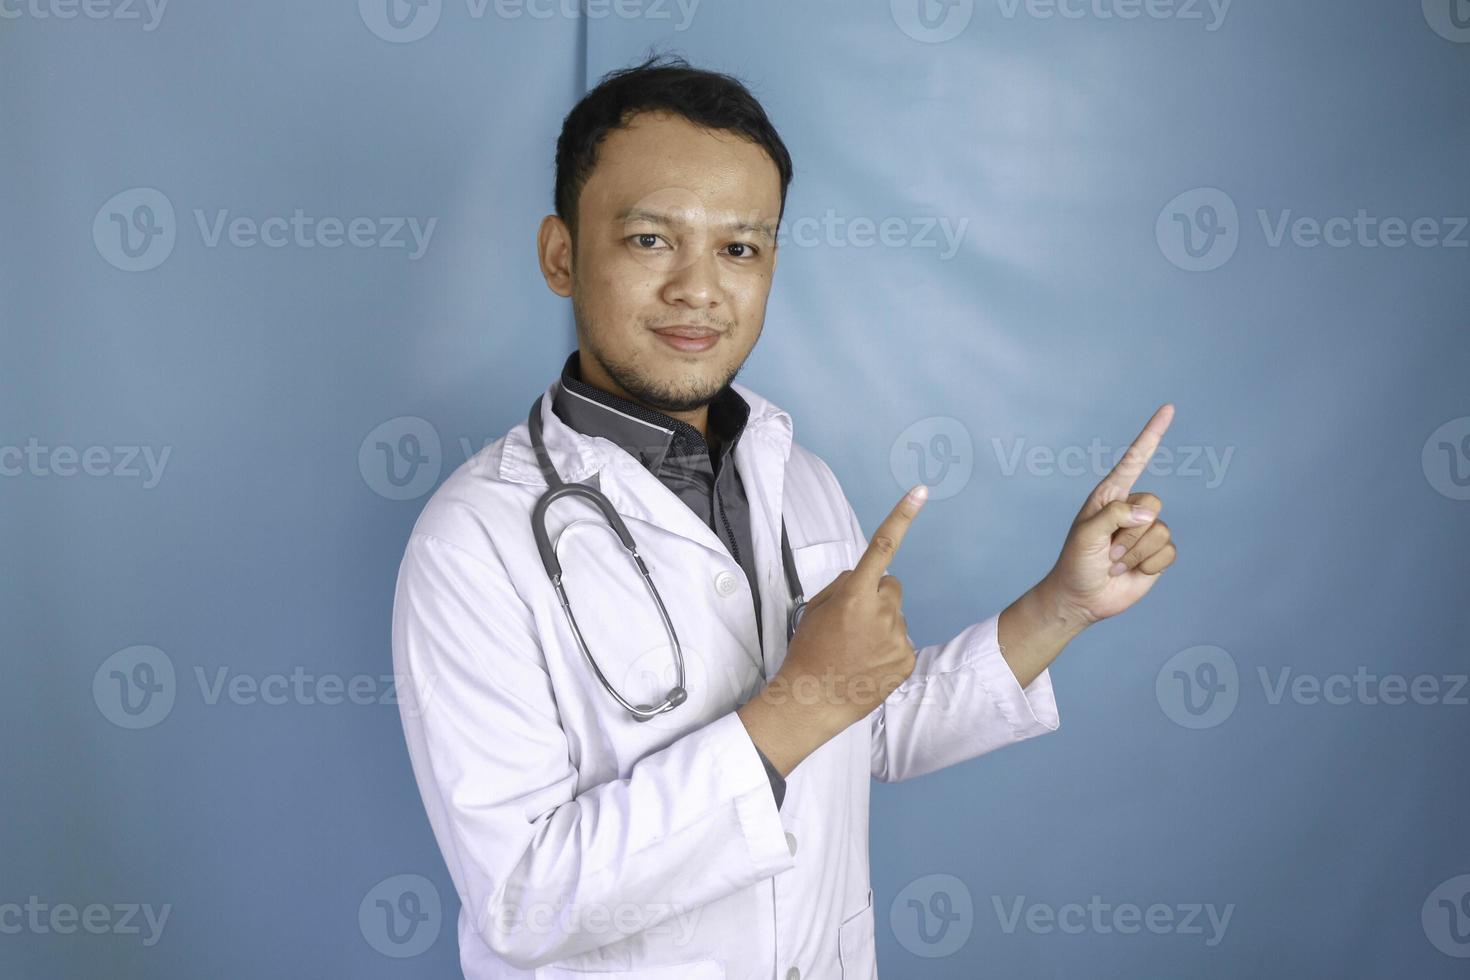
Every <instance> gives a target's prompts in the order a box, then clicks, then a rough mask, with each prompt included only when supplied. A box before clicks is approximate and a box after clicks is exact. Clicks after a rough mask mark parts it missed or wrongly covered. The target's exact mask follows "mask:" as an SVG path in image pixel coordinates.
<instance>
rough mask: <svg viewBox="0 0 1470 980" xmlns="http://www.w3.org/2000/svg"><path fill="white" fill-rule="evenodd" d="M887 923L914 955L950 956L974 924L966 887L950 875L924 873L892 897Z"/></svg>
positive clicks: (927, 957) (967, 937)
mask: <svg viewBox="0 0 1470 980" xmlns="http://www.w3.org/2000/svg"><path fill="white" fill-rule="evenodd" d="M888 924H889V925H890V926H891V927H892V928H893V935H894V936H895V937H896V938H897V939H898V941H899V943H900V944H901V945H902V946H903V948H904V949H906V950H908V951H909V952H910V953H913V954H914V955H915V956H922V957H924V958H926V959H935V958H937V957H940V956H952V955H954V954H955V953H957V952H959V949H960V947H961V946H963V945H965V943H966V942H968V941H969V938H970V932H971V930H972V929H974V927H975V902H974V899H973V898H972V897H971V896H970V889H969V887H968V886H967V885H966V884H965V883H964V882H963V881H961V880H960V879H959V878H956V877H955V876H954V875H944V874H937V875H925V876H924V877H922V878H919V879H916V880H915V881H911V882H909V884H908V886H907V887H905V888H904V889H903V891H901V892H899V893H898V894H897V895H895V896H894V897H893V904H892V905H890V906H889V907H888Z"/></svg>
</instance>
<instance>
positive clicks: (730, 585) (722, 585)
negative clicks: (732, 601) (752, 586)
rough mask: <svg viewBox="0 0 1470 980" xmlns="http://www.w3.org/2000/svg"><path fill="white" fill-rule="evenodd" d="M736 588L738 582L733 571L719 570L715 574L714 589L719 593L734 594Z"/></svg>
mask: <svg viewBox="0 0 1470 980" xmlns="http://www.w3.org/2000/svg"><path fill="white" fill-rule="evenodd" d="M738 588H740V582H739V581H738V580H737V579H736V578H735V573H734V572H721V573H720V574H718V575H716V576H715V591H716V592H718V593H719V594H720V595H734V594H735V590H736V589H738Z"/></svg>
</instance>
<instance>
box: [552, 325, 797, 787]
mask: <svg viewBox="0 0 1470 980" xmlns="http://www.w3.org/2000/svg"><path fill="white" fill-rule="evenodd" d="M577 357H578V355H577V352H576V351H572V353H571V356H569V357H568V358H567V359H566V363H564V364H563V365H562V370H561V379H560V382H559V383H558V385H557V387H556V392H555V394H554V395H553V396H552V401H551V410H552V411H553V412H555V413H556V416H557V418H559V419H561V420H562V422H564V423H566V425H567V426H568V427H569V428H572V429H575V430H576V431H577V432H580V433H582V434H583V435H587V436H602V437H603V438H605V439H609V440H611V441H612V442H614V443H617V444H618V445H619V446H621V447H623V449H624V450H625V451H627V452H628V454H629V455H631V456H633V458H635V459H637V460H638V461H639V462H641V463H642V464H643V465H644V466H645V467H647V468H648V471H649V472H650V473H652V474H653V475H654V476H655V477H657V478H658V479H659V481H660V482H661V483H663V485H664V486H666V487H668V488H669V489H670V490H671V491H673V493H674V495H675V496H677V497H678V498H679V499H680V500H682V501H684V503H685V504H687V505H688V506H689V508H690V509H691V510H693V511H694V513H695V514H697V515H699V518H700V520H702V521H704V522H705V523H706V524H708V525H709V528H710V530H711V531H714V532H715V536H716V537H718V538H719V539H720V540H721V541H722V542H724V544H725V548H726V549H727V550H728V551H729V552H730V557H731V558H733V559H735V561H736V562H737V563H738V564H739V565H740V567H741V569H742V570H744V572H745V578H746V581H747V582H749V583H750V594H751V596H752V598H753V600H754V603H755V621H756V624H757V628H756V636H757V638H758V642H760V643H762V648H761V656H762V657H763V658H764V656H765V648H764V638H763V637H761V635H760V634H761V630H760V628H759V624H760V621H761V597H760V589H759V588H757V587H756V569H755V549H754V548H752V547H751V543H750V505H749V502H748V500H747V499H746V496H745V486H744V484H743V483H742V482H741V479H740V474H739V472H738V471H737V470H736V467H735V456H734V451H735V443H736V442H737V441H738V440H739V439H740V434H741V433H742V432H744V431H745V423H746V422H747V421H748V420H749V418H750V405H748V404H747V403H746V401H745V399H744V398H741V397H740V394H739V393H738V392H736V391H735V389H734V388H732V387H730V386H729V385H726V386H725V387H724V388H722V389H720V392H719V393H718V394H717V395H715V397H714V399H713V400H712V401H711V402H710V403H709V419H708V422H707V424H706V429H707V430H708V432H709V439H708V441H706V439H705V437H704V436H702V435H700V433H699V430H698V429H696V428H695V427H694V426H692V425H690V424H689V423H687V422H684V421H681V420H680V419H676V418H673V417H672V416H669V415H665V414H664V413H663V412H659V411H655V410H654V409H651V408H646V407H644V406H642V405H639V404H637V403H635V402H630V401H628V400H627V399H626V398H619V397H618V396H617V395H614V394H612V393H610V392H606V391H603V390H602V389H601V388H595V387H593V386H592V385H589V384H587V383H586V382H584V381H583V380H582V377H581V372H580V370H579V368H578V359H577ZM752 744H754V743H752ZM756 753H757V754H758V755H759V756H760V759H761V762H762V764H764V765H765V767H766V775H767V776H769V777H770V781H771V793H772V794H773V795H774V796H775V798H776V806H777V808H780V806H781V802H782V800H783V799H784V798H785V796H786V780H785V779H783V778H782V777H781V774H780V773H779V772H778V771H777V770H776V767H775V766H773V765H771V760H769V759H767V758H766V755H765V753H764V752H761V750H760V748H759V746H757V747H756Z"/></svg>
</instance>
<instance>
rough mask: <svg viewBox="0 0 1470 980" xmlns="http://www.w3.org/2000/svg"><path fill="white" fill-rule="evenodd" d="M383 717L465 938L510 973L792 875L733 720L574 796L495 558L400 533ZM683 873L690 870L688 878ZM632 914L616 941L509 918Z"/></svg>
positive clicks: (531, 652)
mask: <svg viewBox="0 0 1470 980" xmlns="http://www.w3.org/2000/svg"><path fill="white" fill-rule="evenodd" d="M393 662H394V669H395V671H396V673H397V674H398V676H399V679H400V691H404V690H405V689H406V690H407V692H408V696H407V697H406V698H405V697H400V701H399V711H400V715H401V717H402V722H403V728H404V734H405V737H406V739H407V742H408V750H409V757H410V759H411V761H412V763H413V770H414V775H415V777H416V778H417V780H418V784H419V791H420V793H421V795H422V797H423V801H424V807H425V809H426V810H427V811H428V816H429V822H430V824H431V826H432V827H433V831H434V836H435V839H436V840H437V841H438V844H439V848H440V850H441V852H442V853H443V855H444V860H445V863H446V865H447V866H448V868H449V873H450V875H451V877H452V878H453V879H454V885H455V889H456V891H457V892H458V893H459V897H460V901H461V902H462V904H463V905H464V907H465V908H466V909H469V910H470V914H471V915H472V916H473V919H474V923H475V929H476V931H477V932H478V934H479V935H480V936H481V938H482V939H483V940H484V941H485V943H486V944H487V945H488V946H489V947H490V948H491V949H492V950H494V951H495V952H496V954H497V955H499V956H500V957H501V958H503V959H505V960H506V961H507V962H509V963H512V964H514V965H516V966H519V967H521V968H525V969H529V968H532V967H535V966H538V965H541V964H545V963H549V962H553V961H556V960H561V959H564V958H567V957H569V956H574V955H576V954H579V953H584V952H587V951H589V950H591V949H595V948H597V947H599V946H603V945H606V944H608V943H612V942H616V941H618V940H620V939H623V938H626V936H628V935H631V934H632V933H635V932H638V931H641V930H643V929H646V928H648V927H650V926H652V925H654V924H656V923H657V922H659V921H662V920H663V919H665V918H668V917H669V916H671V915H677V914H679V913H680V912H683V911H687V910H689V909H692V908H695V907H698V906H701V905H704V904H706V903H708V902H710V901H713V900H715V899H718V898H722V897H724V896H725V895H728V894H732V893H734V892H736V891H738V890H740V889H741V888H745V887H748V886H749V885H751V884H754V883H756V882H758V881H761V880H763V879H765V878H768V877H771V876H773V875H775V874H777V873H778V872H781V871H784V870H786V869H788V868H790V867H792V866H793V864H794V858H792V856H791V852H790V850H789V848H788V846H787V843H786V835H785V828H784V826H783V825H782V823H781V819H780V815H779V814H778V813H777V810H776V807H775V806H774V805H773V804H772V789H771V783H770V781H769V779H768V778H767V775H766V770H765V768H764V766H763V765H762V764H761V761H760V755H759V753H758V752H757V751H756V749H755V746H754V744H753V743H752V742H751V739H750V737H749V736H748V734H747V732H746V730H745V728H744V727H743V726H742V724H741V722H740V719H739V718H737V717H736V716H735V714H734V713H733V712H732V713H730V714H727V715H724V716H722V717H720V718H717V719H716V720H714V721H713V722H710V723H709V724H708V725H706V726H704V727H703V728H700V729H696V730H695V731H692V732H689V733H688V734H686V735H684V736H683V737H681V738H679V739H677V740H675V741H674V742H672V743H670V744H669V745H667V746H665V747H664V748H662V749H660V750H659V751H657V752H654V753H652V754H650V755H648V756H646V757H644V758H643V759H640V760H639V761H638V762H637V763H636V764H635V765H634V766H633V768H632V771H631V772H630V774H629V775H628V777H627V778H624V779H613V780H609V781H607V782H604V783H602V784H600V785H597V786H591V787H584V788H582V790H581V791H580V792H578V789H577V787H578V782H579V779H578V773H577V771H576V770H575V769H574V768H573V767H572V765H571V763H570V761H569V760H570V751H569V746H568V743H567V739H566V735H565V733H564V731H563V730H562V727H561V723H560V719H559V716H558V711H557V703H556V699H555V697H554V694H553V691H552V687H551V681H550V678H549V676H548V675H547V671H546V664H545V661H544V659H543V655H542V649H541V644H540V640H539V638H538V635H537V632H536V629H535V622H534V618H533V616H532V613H531V610H530V609H529V608H528V607H527V606H526V605H525V603H524V602H523V601H522V600H521V599H520V597H519V596H518V595H517V593H516V591H515V588H514V587H513V585H512V584H511V582H510V579H509V575H508V573H507V571H506V569H505V567H504V565H503V563H501V561H500V559H499V557H498V556H497V555H495V554H494V553H493V552H488V553H486V554H485V555H483V556H482V555H480V554H479V553H478V551H477V553H476V554H471V553H470V552H469V551H467V550H465V549H463V548H461V547H459V546H457V545H455V544H452V543H450V542H448V541H445V540H442V539H440V538H437V537H434V536H431V535H428V534H423V533H415V534H414V535H412V536H411V538H410V540H409V543H408V547H407V549H406V551H405V554H404V558H403V563H402V565H401V567H400V569H399V574H398V583H397V589H396V593H395V597H394V604H393ZM692 867H698V868H700V869H701V870H700V873H699V874H690V873H689V869H690V868H692ZM568 900H573V901H575V902H577V903H579V904H583V905H594V904H595V905H598V906H599V907H602V908H608V907H614V906H619V905H628V906H630V907H636V908H639V909H641V910H644V914H643V915H642V916H641V917H640V918H639V921H638V922H636V923H632V924H630V926H631V928H630V929H629V931H624V930H623V928H622V927H621V926H620V924H619V922H617V921H614V922H613V928H611V929H608V930H606V931H602V932H580V933H565V932H562V931H560V930H556V929H552V930H547V929H546V928H544V923H543V925H542V926H541V927H530V926H528V924H527V923H526V921H525V920H524V919H523V918H521V917H520V916H521V915H522V914H523V913H526V912H530V913H536V912H539V913H540V914H541V915H542V916H543V918H547V917H549V918H550V919H552V920H554V919H555V914H556V912H557V911H558V910H560V909H561V908H562V906H563V905H564V904H565V903H566V902H567V901H568Z"/></svg>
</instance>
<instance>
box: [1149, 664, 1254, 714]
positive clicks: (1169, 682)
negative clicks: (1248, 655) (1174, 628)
mask: <svg viewBox="0 0 1470 980" xmlns="http://www.w3.org/2000/svg"><path fill="white" fill-rule="evenodd" d="M1154 694H1155V696H1156V697H1157V698H1158V699H1159V707H1160V708H1162V709H1164V714H1166V715H1168V716H1169V720H1170V721H1172V722H1174V724H1176V725H1179V726H1181V727H1183V728H1196V729H1198V728H1214V727H1215V726H1216V725H1219V724H1221V723H1222V722H1224V721H1225V720H1226V719H1227V718H1229V717H1230V716H1231V715H1232V714H1234V713H1235V705H1236V703H1237V702H1238V701H1239V700H1240V675H1239V672H1238V671H1237V670H1236V669H1235V658H1234V657H1232V656H1230V654H1229V653H1227V652H1226V651H1225V650H1223V649H1221V648H1220V647H1217V646H1209V645H1207V644H1206V645H1201V646H1194V647H1189V648H1188V649H1186V650H1180V651H1179V652H1178V653H1176V654H1174V656H1172V657H1170V658H1169V659H1168V660H1166V661H1164V666H1162V667H1160V668H1159V675H1158V677H1157V678H1155V679H1154Z"/></svg>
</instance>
